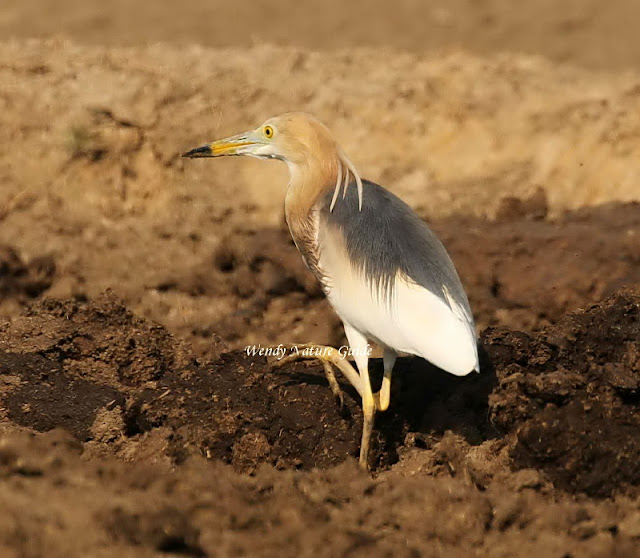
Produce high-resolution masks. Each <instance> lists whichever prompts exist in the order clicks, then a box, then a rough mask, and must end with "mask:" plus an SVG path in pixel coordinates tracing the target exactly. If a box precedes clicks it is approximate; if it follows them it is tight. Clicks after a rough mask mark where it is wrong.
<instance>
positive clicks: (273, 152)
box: [182, 112, 480, 469]
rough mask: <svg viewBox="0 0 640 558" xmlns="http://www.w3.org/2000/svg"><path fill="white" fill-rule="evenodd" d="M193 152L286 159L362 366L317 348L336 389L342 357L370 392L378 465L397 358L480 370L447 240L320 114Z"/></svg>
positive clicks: (305, 227) (313, 249)
mask: <svg viewBox="0 0 640 558" xmlns="http://www.w3.org/2000/svg"><path fill="white" fill-rule="evenodd" d="M182 156H183V157H187V158H198V157H222V156H251V157H257V158H260V159H277V160H280V161H283V162H284V163H286V165H287V166H288V168H289V175H290V180H289V184H288V187H287V190H286V194H285V199H284V212H285V218H286V221H287V224H288V227H289V231H290V233H291V236H292V238H293V241H294V243H295V245H296V247H297V248H298V250H299V251H300V253H301V255H302V259H303V260H304V263H305V264H306V266H307V267H308V269H309V270H310V271H311V273H312V274H313V275H314V276H315V277H316V279H317V280H318V281H319V282H320V285H321V287H322V290H323V292H324V294H325V296H326V297H327V299H328V301H329V303H330V305H331V306H332V308H333V309H334V311H335V312H336V313H337V314H338V316H339V318H340V319H341V320H342V323H343V325H344V331H345V335H346V337H347V340H348V342H349V353H350V354H351V355H352V356H353V360H354V361H355V365H356V368H357V370H356V369H355V368H354V367H353V366H352V365H351V364H350V363H349V362H348V361H346V359H345V358H343V354H344V353H343V352H340V353H339V352H338V351H337V350H336V349H334V348H332V347H323V346H322V345H314V344H309V345H305V346H304V347H306V348H307V349H316V350H307V351H299V350H298V351H296V353H295V354H292V355H290V356H287V357H286V358H285V359H282V360H281V363H280V364H284V363H285V362H287V361H290V360H293V359H296V358H299V357H300V356H302V358H304V356H305V355H310V357H309V358H317V359H319V360H321V361H322V362H323V364H324V368H325V373H326V374H327V378H328V380H329V384H330V387H331V389H332V390H333V392H334V394H336V395H337V396H339V395H340V394H339V387H338V384H337V381H336V379H335V376H334V374H333V368H332V366H336V367H337V368H338V369H339V370H341V371H342V373H343V374H344V375H345V377H346V378H347V380H348V381H349V382H350V383H351V385H352V386H353V387H354V388H355V390H356V391H357V392H358V394H359V396H360V397H361V399H362V411H363V428H362V437H361V443H360V456H359V463H360V465H361V466H362V467H363V468H365V469H368V468H369V448H370V440H371V435H372V431H373V427H374V422H375V414H376V412H378V411H380V412H381V411H386V410H387V409H388V407H389V404H390V393H391V377H392V372H393V368H394V365H395V362H396V358H397V357H398V356H399V355H401V354H405V355H414V356H417V357H422V358H423V359H425V360H427V361H428V362H430V363H431V364H433V365H435V366H437V367H438V368H440V369H442V370H444V371H446V372H449V373H451V374H454V375H456V376H466V375H468V374H470V373H471V372H474V371H475V372H479V371H480V365H479V360H478V341H477V336H476V330H475V324H474V319H473V314H472V312H471V308H470V305H469V300H468V298H467V295H466V293H465V290H464V288H463V286H462V283H461V281H460V278H459V276H458V273H457V272H456V269H455V267H454V264H453V262H452V261H451V258H450V257H449V254H448V253H447V251H446V249H445V247H444V246H443V244H442V242H441V241H440V240H439V239H438V237H437V236H436V235H435V233H434V232H433V231H432V230H431V229H430V228H429V226H428V225H427V224H426V223H425V222H424V221H423V220H422V219H421V218H420V217H419V216H418V214H417V213H416V212H415V211H413V209H411V207H410V206H409V205H407V204H406V203H405V202H404V201H402V200H401V199H400V198H399V197H397V196H396V195H394V194H393V193H392V192H391V191H389V190H387V189H385V188H383V187H382V186H380V185H378V184H376V183H374V182H371V181H368V180H364V179H361V178H360V175H359V173H358V171H357V169H356V167H355V166H354V165H353V163H352V162H351V160H350V159H349V158H348V157H347V155H346V154H345V152H344V151H343V149H342V148H341V147H340V145H339V144H338V142H337V141H336V139H335V138H334V136H333V134H332V133H331V131H330V130H329V129H328V128H327V127H326V126H325V125H324V124H323V123H322V122H320V121H319V120H318V119H317V118H316V117H314V116H313V115H311V114H308V113H305V112H290V113H286V114H282V115H280V116H276V117H272V118H269V119H268V120H266V121H265V122H264V123H263V124H261V125H260V126H258V127H257V128H255V129H253V130H251V131H248V132H245V133H241V134H238V135H234V136H231V137H227V138H225V139H221V140H218V141H214V142H212V143H208V144H206V145H203V146H201V147H197V148H195V149H191V150H190V151H187V152H185V153H183V154H182ZM370 343H375V344H376V345H377V346H378V347H380V348H381V349H382V353H383V359H382V360H383V378H382V383H381V387H380V389H379V391H377V392H375V393H374V392H373V389H372V386H371V382H370V378H369V358H370V355H371V345H370Z"/></svg>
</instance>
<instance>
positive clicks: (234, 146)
mask: <svg viewBox="0 0 640 558" xmlns="http://www.w3.org/2000/svg"><path fill="white" fill-rule="evenodd" d="M252 136H253V134H252V133H247V134H238V135H237V136H231V137H230V138H225V139H221V140H218V141H214V142H213V143H209V144H207V145H203V146H202V147H196V148H195V149H192V150H191V151H187V152H186V153H183V154H182V156H183V157H189V158H190V159H193V158H195V157H223V156H224V155H247V154H249V153H251V151H252V149H251V148H252V147H254V146H256V145H259V143H260V142H258V141H256V140H255V138H253V137H252Z"/></svg>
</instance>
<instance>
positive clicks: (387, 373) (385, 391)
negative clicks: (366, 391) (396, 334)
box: [373, 349, 398, 411]
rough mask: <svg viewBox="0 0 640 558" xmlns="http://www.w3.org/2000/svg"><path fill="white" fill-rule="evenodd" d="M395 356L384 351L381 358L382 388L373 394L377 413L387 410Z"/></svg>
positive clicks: (392, 352)
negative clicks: (382, 366)
mask: <svg viewBox="0 0 640 558" xmlns="http://www.w3.org/2000/svg"><path fill="white" fill-rule="evenodd" d="M397 356H398V355H397V354H396V353H395V352H394V351H391V350H389V349H385V351H384V356H383V359H382V361H383V363H384V376H383V377H382V386H380V391H379V392H378V393H374V395H373V396H374V398H375V402H376V409H377V410H378V411H386V410H387V409H388V408H389V399H390V398H391V373H392V372H393V365H394V364H395V363H396V358H397Z"/></svg>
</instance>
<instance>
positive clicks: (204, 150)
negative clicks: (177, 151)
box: [182, 145, 211, 159]
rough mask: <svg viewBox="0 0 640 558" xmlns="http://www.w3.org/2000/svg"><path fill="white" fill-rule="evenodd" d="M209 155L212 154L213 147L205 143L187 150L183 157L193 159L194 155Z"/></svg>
mask: <svg viewBox="0 0 640 558" xmlns="http://www.w3.org/2000/svg"><path fill="white" fill-rule="evenodd" d="M207 155H211V148H210V147H209V146H208V145H203V146H202V147H196V148H195V149H191V150H190V151H185V152H184V153H183V154H182V157H187V158H189V159H193V158H194V157H206V156H207Z"/></svg>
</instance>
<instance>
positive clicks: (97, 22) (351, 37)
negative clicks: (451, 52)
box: [0, 0, 640, 69]
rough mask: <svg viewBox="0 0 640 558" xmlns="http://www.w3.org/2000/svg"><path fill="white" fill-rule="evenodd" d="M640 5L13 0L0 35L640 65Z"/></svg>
mask: <svg viewBox="0 0 640 558" xmlns="http://www.w3.org/2000/svg"><path fill="white" fill-rule="evenodd" d="M638 21H640V4H638V2H636V1H635V0H609V1H607V0H537V1H536V2H519V1H518V0H426V1H425V0H396V1H394V2H384V1H381V0H372V1H365V0H354V1H351V2H342V1H341V0H324V1H320V0H307V1H300V2H297V1H293V0H250V1H245V2H227V1H222V0H210V1H207V2H174V1H172V0H157V1H155V2H135V1H133V0H113V1H111V2H99V1H97V0H86V1H85V0H4V2H3V8H2V15H1V16H0V37H1V38H4V39H6V38H10V37H47V36H51V35H63V36H67V37H70V38H72V39H74V40H77V41H80V42H83V43H91V44H103V45H123V44H128V45H138V44H141V43H148V42H158V41H162V42H171V43H181V44H191V43H197V44H201V45H207V46H216V47H221V46H250V45H252V44H255V43H262V42H268V43H273V44H278V45H291V46H298V47H303V48H310V49H327V48H331V49H333V48H353V47H358V46H366V47H378V48H396V49H403V50H409V51H412V52H416V53H424V52H428V51H432V50H434V49H437V50H442V49H445V50H446V49H452V48H453V49H458V48H460V49H464V50H468V51H471V52H476V53H482V54H489V53H496V52H504V51H509V52H514V51H515V52H525V53H531V54H541V55H543V56H547V57H549V58H551V59H553V60H556V61H568V62H572V63H576V64H580V65H584V66H589V67H592V68H601V69H620V68H625V67H633V66H635V65H637V64H638V63H640V42H639V41H637V40H636V39H637V28H638Z"/></svg>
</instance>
